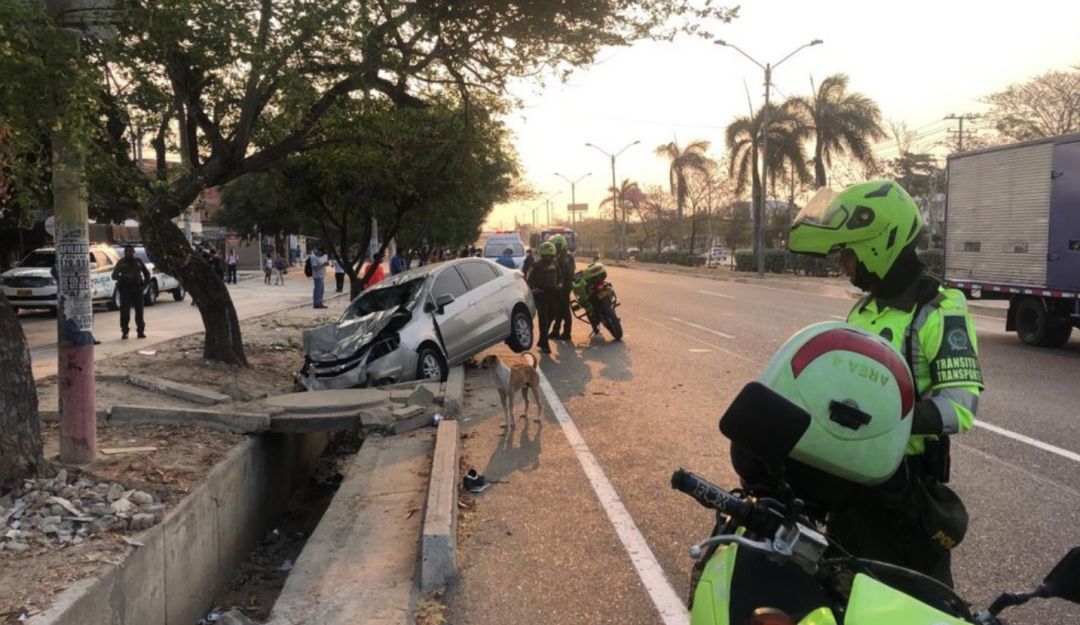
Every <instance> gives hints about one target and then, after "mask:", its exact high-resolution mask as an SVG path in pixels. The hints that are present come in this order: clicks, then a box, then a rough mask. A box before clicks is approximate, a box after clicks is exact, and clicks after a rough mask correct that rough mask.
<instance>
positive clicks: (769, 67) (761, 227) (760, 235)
mask: <svg viewBox="0 0 1080 625" xmlns="http://www.w3.org/2000/svg"><path fill="white" fill-rule="evenodd" d="M715 43H716V44H717V45H721V46H724V47H727V48H734V49H735V51H736V52H738V53H739V54H741V55H743V56H745V57H746V58H748V59H750V62H751V63H753V64H754V65H757V66H758V67H760V68H761V70H762V71H763V72H765V108H764V109H762V112H761V131H760V132H761V205H760V206H759V207H758V210H757V211H755V214H754V247H755V248H756V249H755V250H754V255H755V256H756V257H757V259H756V260H757V263H756V264H757V272H758V275H759V276H763V275H765V223H764V221H765V203H766V202H767V201H768V197H769V195H768V194H769V180H768V169H769V160H768V159H769V88H770V87H771V86H772V71H773V70H774V69H775V68H777V67H779V66H780V64H781V63H783V62H784V61H786V60H788V59H790V58H791V57H793V56H795V53H796V52H798V51H799V50H802V49H803V48H809V47H810V46H816V45H818V44H819V43H822V41H821V40H820V39H814V40H813V41H811V42H810V43H804V44H803V45H801V46H799V47H798V48H795V49H794V50H792V51H791V53H789V54H788V55H787V56H785V57H784V58H782V59H780V60H779V61H777V62H776V63H766V64H765V65H762V64H761V63H759V62H758V61H757V59H755V58H754V57H752V56H750V55H749V54H747V53H746V52H743V51H742V50H741V49H740V48H739V47H738V46H736V45H734V44H730V43H728V42H726V41H724V40H723V39H717V40H716V41H715Z"/></svg>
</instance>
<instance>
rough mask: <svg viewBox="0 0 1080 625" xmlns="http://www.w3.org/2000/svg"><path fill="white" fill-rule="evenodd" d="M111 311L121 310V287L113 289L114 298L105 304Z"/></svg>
mask: <svg viewBox="0 0 1080 625" xmlns="http://www.w3.org/2000/svg"><path fill="white" fill-rule="evenodd" d="M105 307H106V308H108V309H109V310H120V287H117V288H115V289H113V293H112V297H110V298H109V301H108V302H107V303H106V304H105Z"/></svg>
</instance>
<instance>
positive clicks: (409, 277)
mask: <svg viewBox="0 0 1080 625" xmlns="http://www.w3.org/2000/svg"><path fill="white" fill-rule="evenodd" d="M468 262H479V263H487V264H489V265H494V266H495V267H499V264H498V263H495V262H492V261H490V260H488V259H486V258H477V257H475V256H470V257H468V258H455V259H452V260H444V261H442V262H439V263H432V264H430V265H424V266H423V267H414V268H412V269H407V270H405V271H402V272H401V273H399V274H397V275H394V276H390V277H388V278H386V279H384V280H382V281H380V282H379V283H378V284H376V285H373V286H372V287H371V288H373V289H381V288H383V287H388V286H396V285H398V284H403V283H405V282H411V281H413V280H418V279H420V278H426V277H428V276H430V275H432V274H436V273H442V272H443V271H444V270H446V269H447V268H448V267H455V266H457V265H460V264H462V263H468Z"/></svg>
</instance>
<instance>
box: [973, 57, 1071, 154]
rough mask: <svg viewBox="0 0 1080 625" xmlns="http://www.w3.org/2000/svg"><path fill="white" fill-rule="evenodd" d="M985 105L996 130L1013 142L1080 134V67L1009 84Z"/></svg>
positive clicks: (990, 96)
mask: <svg viewBox="0 0 1080 625" xmlns="http://www.w3.org/2000/svg"><path fill="white" fill-rule="evenodd" d="M983 102H985V103H987V104H989V105H990V112H989V113H988V114H987V118H988V119H989V120H990V122H991V123H992V124H993V125H994V128H995V129H996V130H997V132H998V133H999V134H1000V135H1001V136H1002V137H1004V138H1005V139H1008V140H1011V141H1028V140H1031V139H1038V138H1041V137H1053V136H1057V135H1064V134H1069V133H1073V132H1080V65H1076V66H1073V67H1072V68H1071V69H1068V70H1064V71H1049V72H1046V73H1045V74H1041V75H1039V76H1036V77H1034V78H1032V79H1031V80H1029V81H1027V82H1023V83H1017V84H1014V85H1009V86H1008V87H1006V88H1005V89H1003V90H1001V91H998V92H996V93H992V94H990V95H988V96H986V97H985V98H983Z"/></svg>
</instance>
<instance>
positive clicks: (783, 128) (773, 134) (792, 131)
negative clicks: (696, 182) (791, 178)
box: [724, 101, 810, 255]
mask: <svg viewBox="0 0 1080 625" xmlns="http://www.w3.org/2000/svg"><path fill="white" fill-rule="evenodd" d="M764 112H765V109H764V107H762V108H761V109H758V111H757V112H756V113H755V114H754V116H753V117H747V116H743V117H737V118H735V120H734V121H732V122H731V123H730V124H728V127H727V130H726V131H725V133H724V142H725V144H726V145H727V150H728V154H729V155H730V157H729V158H730V160H729V161H728V173H729V174H730V175H731V177H732V178H734V179H735V195H736V197H739V196H741V195H742V194H743V192H745V191H746V184H747V179H748V178H749V182H750V191H751V202H752V206H753V209H754V223H755V224H763V223H764V206H763V205H762V204H761V185H762V180H761V171H760V169H758V161H759V160H760V159H759V158H758V150H759V146H760V142H761V138H762V132H761V127H762V122H763V121H764V120H763V119H762V117H763V114H764ZM808 132H809V129H808V128H807V126H806V125H805V124H804V123H803V119H802V117H801V116H800V114H799V112H798V111H797V109H796V108H795V106H794V105H793V104H792V103H791V102H790V101H788V102H784V103H783V104H781V105H779V106H777V105H775V104H770V105H769V153H768V161H769V162H768V171H769V173H770V175H769V178H770V180H771V181H775V180H777V177H778V176H781V175H783V174H784V172H794V174H795V176H797V177H798V178H799V179H800V180H805V181H809V180H810V170H809V168H808V167H807V159H806V154H805V153H804V151H803V139H804V138H805V137H806V136H807V134H808ZM758 246H759V241H758V239H757V237H756V236H755V237H754V253H755V255H756V254H757V250H758Z"/></svg>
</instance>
